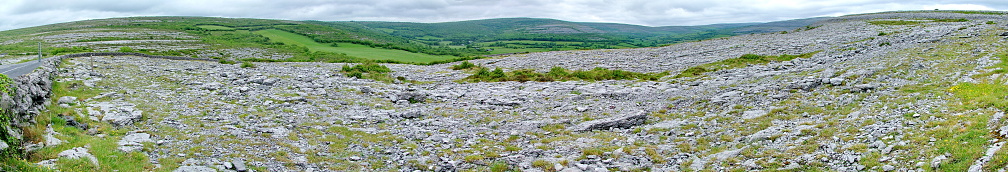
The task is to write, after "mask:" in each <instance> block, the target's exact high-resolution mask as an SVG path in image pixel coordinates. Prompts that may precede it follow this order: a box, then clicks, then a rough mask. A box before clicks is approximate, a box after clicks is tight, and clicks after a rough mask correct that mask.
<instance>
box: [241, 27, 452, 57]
mask: <svg viewBox="0 0 1008 172" xmlns="http://www.w3.org/2000/svg"><path fill="white" fill-rule="evenodd" d="M254 33H256V34H260V35H262V36H265V37H267V38H269V39H270V40H272V41H277V42H282V43H284V44H289V45H299V46H304V47H307V48H308V50H311V51H322V52H333V53H345V54H347V55H350V56H354V57H360V58H366V59H373V60H395V61H401V62H407V63H428V62H433V61H442V60H450V59H453V58H456V57H454V56H436V55H429V54H421V53H412V52H408V51H403V50H391V49H382V48H372V47H369V46H366V45H360V44H352V43H337V46H335V47H333V46H331V45H327V44H322V43H318V42H315V40H312V39H311V38H309V37H307V36H303V35H298V34H295V33H290V32H287V31H282V30H276V29H268V30H261V31H255V32H254Z"/></svg>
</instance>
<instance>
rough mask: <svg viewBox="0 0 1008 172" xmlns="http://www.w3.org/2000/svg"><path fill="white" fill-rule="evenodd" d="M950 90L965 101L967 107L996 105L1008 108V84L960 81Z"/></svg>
mask: <svg viewBox="0 0 1008 172" xmlns="http://www.w3.org/2000/svg"><path fill="white" fill-rule="evenodd" d="M949 92H952V93H954V94H955V96H956V97H958V98H959V99H961V100H962V101H963V105H964V106H966V108H984V107H996V108H998V109H1001V110H1008V100H1006V97H1008V85H1003V84H998V83H989V82H983V83H969V82H965V83H959V84H958V85H956V86H952V88H949Z"/></svg>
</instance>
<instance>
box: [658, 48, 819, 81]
mask: <svg viewBox="0 0 1008 172" xmlns="http://www.w3.org/2000/svg"><path fill="white" fill-rule="evenodd" d="M816 53H819V51H816V52H811V53H805V54H799V55H788V54H783V55H779V56H765V55H756V54H745V55H742V56H740V57H738V58H731V59H725V60H721V61H717V62H714V63H708V64H702V65H697V66H693V67H691V68H687V69H686V70H683V71H682V72H680V73H679V74H678V75H676V76H675V77H674V78H684V77H694V76H702V75H703V74H704V73H707V72H714V71H719V70H725V69H735V68H742V67H746V66H748V65H752V64H766V63H770V62H777V61H788V60H794V59H796V58H809V57H812V55H815V54H816Z"/></svg>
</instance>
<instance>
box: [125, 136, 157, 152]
mask: <svg viewBox="0 0 1008 172" xmlns="http://www.w3.org/2000/svg"><path fill="white" fill-rule="evenodd" d="M148 142H154V140H151V135H150V134H147V133H131V134H129V135H126V136H125V137H123V138H122V139H121V140H119V150H120V151H123V152H133V151H137V150H140V149H143V143H148Z"/></svg>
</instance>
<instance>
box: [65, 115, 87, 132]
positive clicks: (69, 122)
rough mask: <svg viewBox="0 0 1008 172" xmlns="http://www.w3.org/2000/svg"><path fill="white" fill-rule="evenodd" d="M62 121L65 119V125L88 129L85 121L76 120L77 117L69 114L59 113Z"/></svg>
mask: <svg viewBox="0 0 1008 172" xmlns="http://www.w3.org/2000/svg"><path fill="white" fill-rule="evenodd" d="M60 116H61V117H62V118H63V120H64V121H66V126H70V127H74V128H77V129H80V130H85V131H86V130H88V125H87V124H86V123H81V122H78V121H77V118H76V117H74V116H69V115H60Z"/></svg>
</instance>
